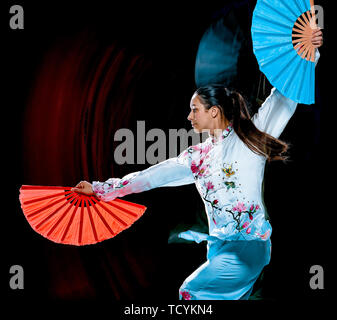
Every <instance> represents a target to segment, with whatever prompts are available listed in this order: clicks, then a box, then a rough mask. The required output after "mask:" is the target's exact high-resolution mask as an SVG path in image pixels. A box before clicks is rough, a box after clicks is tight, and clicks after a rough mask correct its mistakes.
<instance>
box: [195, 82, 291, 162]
mask: <svg viewBox="0 0 337 320" xmlns="http://www.w3.org/2000/svg"><path fill="white" fill-rule="evenodd" d="M195 93H196V94H198V96H199V98H200V100H201V102H202V103H203V105H204V106H205V108H206V109H207V110H209V109H210V108H211V107H212V106H216V107H218V108H219V109H220V111H221V115H222V116H224V117H225V118H226V119H227V120H228V121H230V122H231V123H232V125H233V129H234V131H235V132H236V134H237V135H238V136H239V138H240V139H241V140H242V141H243V143H244V144H246V146H247V147H248V148H249V149H250V150H252V151H253V152H254V153H256V154H258V155H262V156H264V157H266V158H267V160H268V161H272V160H286V159H287V157H286V156H285V155H284V154H285V153H286V151H287V150H288V145H287V144H286V143H285V142H283V141H281V140H279V139H276V138H274V137H272V136H271V135H269V134H267V133H265V132H262V131H260V130H259V129H257V128H256V127H255V125H254V123H253V122H252V120H251V117H250V114H249V111H248V107H247V103H246V101H245V99H244V98H243V97H242V95H241V94H240V93H238V92H237V91H231V90H229V89H227V88H225V87H224V86H223V85H221V84H210V85H207V86H203V87H200V88H198V89H197V90H196V91H195Z"/></svg>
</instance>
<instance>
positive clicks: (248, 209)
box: [226, 202, 260, 234]
mask: <svg viewBox="0 0 337 320" xmlns="http://www.w3.org/2000/svg"><path fill="white" fill-rule="evenodd" d="M259 209H260V206H259V205H258V204H257V205H254V204H251V205H250V206H248V205H246V204H244V203H243V202H237V204H236V205H235V206H233V207H232V209H230V210H228V209H226V211H227V212H229V213H230V214H231V215H232V217H233V220H234V221H235V222H236V227H235V228H236V230H238V231H240V232H241V231H242V230H243V229H246V233H247V234H249V233H250V232H251V228H250V227H249V226H250V224H251V222H252V221H253V219H254V217H253V215H254V214H255V213H256V212H257V210H259ZM245 213H246V214H248V218H249V220H248V221H245V222H244V223H243V224H242V222H241V218H242V215H243V214H245Z"/></svg>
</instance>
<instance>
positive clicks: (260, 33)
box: [251, 0, 317, 104]
mask: <svg viewBox="0 0 337 320" xmlns="http://www.w3.org/2000/svg"><path fill="white" fill-rule="evenodd" d="M315 20H316V18H315V12H314V2H313V0H257V4H256V7H255V10H254V13H253V20H252V28H251V33H252V40H253V51H254V54H255V56H256V59H257V61H258V64H259V66H260V70H261V71H262V72H263V73H264V74H265V75H266V77H267V79H268V80H269V82H270V83H271V84H272V85H273V86H274V87H276V88H277V89H278V90H279V91H280V92H281V93H282V94H283V95H284V96H286V97H288V98H290V99H291V100H293V101H296V102H298V103H303V104H313V103H315V48H314V47H313V46H312V44H311V34H312V29H315V28H317V26H316V23H315Z"/></svg>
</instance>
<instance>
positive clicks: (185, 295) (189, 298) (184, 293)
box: [180, 291, 192, 300]
mask: <svg viewBox="0 0 337 320" xmlns="http://www.w3.org/2000/svg"><path fill="white" fill-rule="evenodd" d="M180 294H181V296H182V298H183V299H184V300H191V298H192V296H191V294H190V293H188V292H187V291H180Z"/></svg>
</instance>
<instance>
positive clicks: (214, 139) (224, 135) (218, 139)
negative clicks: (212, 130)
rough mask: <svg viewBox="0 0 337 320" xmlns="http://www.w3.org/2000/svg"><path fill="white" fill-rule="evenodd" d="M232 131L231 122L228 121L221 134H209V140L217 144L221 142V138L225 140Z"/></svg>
mask: <svg viewBox="0 0 337 320" xmlns="http://www.w3.org/2000/svg"><path fill="white" fill-rule="evenodd" d="M232 131H233V124H232V123H231V122H230V123H229V125H228V126H227V127H226V128H225V129H224V130H222V134H221V135H220V136H219V137H215V136H212V135H210V137H209V139H210V142H211V143H212V144H218V143H220V142H222V141H223V140H225V139H226V138H227V137H228V136H229V135H230V133H231V132H232Z"/></svg>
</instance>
